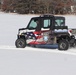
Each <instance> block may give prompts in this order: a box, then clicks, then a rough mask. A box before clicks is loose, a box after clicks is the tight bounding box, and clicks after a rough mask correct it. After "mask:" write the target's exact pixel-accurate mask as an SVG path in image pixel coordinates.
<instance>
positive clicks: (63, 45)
mask: <svg viewBox="0 0 76 75" xmlns="http://www.w3.org/2000/svg"><path fill="white" fill-rule="evenodd" d="M68 48H69V43H68V41H66V40H61V41H60V42H59V44H58V50H68Z"/></svg>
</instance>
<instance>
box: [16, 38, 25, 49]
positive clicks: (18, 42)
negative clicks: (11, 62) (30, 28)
mask: <svg viewBox="0 0 76 75" xmlns="http://www.w3.org/2000/svg"><path fill="white" fill-rule="evenodd" d="M15 45H16V47H17V48H25V47H26V40H24V39H17V40H16V42H15Z"/></svg>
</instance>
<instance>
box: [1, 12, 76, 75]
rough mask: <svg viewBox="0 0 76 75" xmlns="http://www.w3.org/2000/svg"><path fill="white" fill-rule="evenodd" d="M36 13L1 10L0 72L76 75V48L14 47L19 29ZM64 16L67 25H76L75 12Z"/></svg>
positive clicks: (6, 74)
mask: <svg viewBox="0 0 76 75" xmlns="http://www.w3.org/2000/svg"><path fill="white" fill-rule="evenodd" d="M33 16H37V15H18V14H12V13H9V14H8V13H2V12H0V75H76V48H70V49H69V50H68V51H58V50H57V49H43V48H42V49H41V48H32V47H26V48H24V49H21V48H15V45H14V44H15V40H16V37H17V32H18V29H19V28H24V27H26V26H27V24H28V22H29V20H30V18H31V17H33ZM65 17H66V25H68V26H69V28H76V21H75V20H76V16H75V15H74V16H73V15H70V16H69V15H67V16H65Z"/></svg>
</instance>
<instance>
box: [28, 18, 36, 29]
mask: <svg viewBox="0 0 76 75" xmlns="http://www.w3.org/2000/svg"><path fill="white" fill-rule="evenodd" d="M36 27H37V22H36V21H35V20H34V19H32V20H31V22H30V24H29V26H28V28H29V29H35V28H36Z"/></svg>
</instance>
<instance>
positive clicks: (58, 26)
mask: <svg viewBox="0 0 76 75" xmlns="http://www.w3.org/2000/svg"><path fill="white" fill-rule="evenodd" d="M15 45H16V47H17V48H25V47H26V46H27V45H29V46H33V47H44V48H46V47H47V48H50V47H51V48H58V49H59V50H68V48H69V47H71V46H74V45H75V37H74V35H70V34H69V32H68V27H67V26H65V18H64V17H62V16H54V15H41V16H39V17H33V18H31V20H30V22H29V24H28V26H27V27H26V28H21V29H19V32H18V35H17V40H16V42H15Z"/></svg>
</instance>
